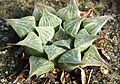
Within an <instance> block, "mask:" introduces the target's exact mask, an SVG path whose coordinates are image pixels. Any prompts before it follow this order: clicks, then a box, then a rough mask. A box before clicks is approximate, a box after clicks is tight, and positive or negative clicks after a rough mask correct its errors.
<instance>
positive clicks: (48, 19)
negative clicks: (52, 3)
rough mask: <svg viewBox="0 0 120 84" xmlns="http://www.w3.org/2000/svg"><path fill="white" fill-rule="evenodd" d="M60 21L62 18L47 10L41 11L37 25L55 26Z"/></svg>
mask: <svg viewBox="0 0 120 84" xmlns="http://www.w3.org/2000/svg"><path fill="white" fill-rule="evenodd" d="M61 23H62V20H61V19H60V18H59V17H57V16H56V15H54V14H52V13H50V12H49V11H48V10H44V11H43V15H42V17H41V19H40V21H39V26H50V27H53V28H56V27H57V26H59V25H60V24H61Z"/></svg>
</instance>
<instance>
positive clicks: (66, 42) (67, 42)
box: [53, 39, 71, 49]
mask: <svg viewBox="0 0 120 84" xmlns="http://www.w3.org/2000/svg"><path fill="white" fill-rule="evenodd" d="M53 45H56V46H60V47H64V48H67V49H70V45H71V39H67V40H59V41H55V42H54V43H53Z"/></svg>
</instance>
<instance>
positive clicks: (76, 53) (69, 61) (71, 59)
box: [58, 48, 81, 71]
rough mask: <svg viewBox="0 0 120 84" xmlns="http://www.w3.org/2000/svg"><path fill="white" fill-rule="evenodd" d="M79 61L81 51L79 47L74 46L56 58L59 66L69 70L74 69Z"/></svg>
mask: <svg viewBox="0 0 120 84" xmlns="http://www.w3.org/2000/svg"><path fill="white" fill-rule="evenodd" d="M80 62H81V53H80V50H79V48H75V49H72V50H69V51H67V52H66V53H64V54H63V55H62V56H61V57H60V59H59V60H58V64H59V67H60V68H62V69H64V70H66V71H71V70H74V69H75V68H76V67H78V65H79V64H80Z"/></svg>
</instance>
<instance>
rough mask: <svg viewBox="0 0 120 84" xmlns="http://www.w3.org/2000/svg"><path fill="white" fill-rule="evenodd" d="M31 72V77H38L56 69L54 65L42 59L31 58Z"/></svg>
mask: <svg viewBox="0 0 120 84" xmlns="http://www.w3.org/2000/svg"><path fill="white" fill-rule="evenodd" d="M29 62H30V72H29V77H32V76H33V75H36V76H37V77H38V76H40V75H41V74H44V73H47V72H49V71H51V70H52V69H53V68H54V64H53V63H52V62H51V61H48V60H47V59H45V58H42V57H35V56H31V57H30V58H29Z"/></svg>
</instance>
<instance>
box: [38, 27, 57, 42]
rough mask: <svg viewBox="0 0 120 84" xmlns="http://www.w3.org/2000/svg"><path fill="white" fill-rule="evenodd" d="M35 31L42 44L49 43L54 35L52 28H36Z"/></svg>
mask: <svg viewBox="0 0 120 84" xmlns="http://www.w3.org/2000/svg"><path fill="white" fill-rule="evenodd" d="M36 30H37V32H38V35H39V38H40V39H41V41H42V43H43V44H46V43H47V42H48V41H50V40H51V39H52V38H53V36H54V33H55V30H54V29H53V28H52V27H36Z"/></svg>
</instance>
